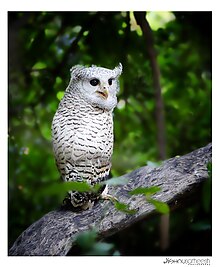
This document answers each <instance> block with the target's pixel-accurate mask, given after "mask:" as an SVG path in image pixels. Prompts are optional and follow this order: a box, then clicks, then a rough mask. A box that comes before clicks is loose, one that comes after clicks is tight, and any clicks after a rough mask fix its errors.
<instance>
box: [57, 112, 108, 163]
mask: <svg viewBox="0 0 220 267" xmlns="http://www.w3.org/2000/svg"><path fill="white" fill-rule="evenodd" d="M52 132H53V147H54V152H55V156H56V159H57V161H65V162H67V161H69V162H71V163H72V164H75V163H77V162H80V161H86V162H91V163H95V162H100V161H101V162H109V161H110V159H111V155H112V152H113V122H112V114H109V113H101V114H96V113H95V114H89V113H84V114H79V113H77V112H76V113H71V115H69V116H67V114H65V116H63V114H62V113H59V112H58V113H57V114H56V116H55V118H54V121H53V131H52Z"/></svg>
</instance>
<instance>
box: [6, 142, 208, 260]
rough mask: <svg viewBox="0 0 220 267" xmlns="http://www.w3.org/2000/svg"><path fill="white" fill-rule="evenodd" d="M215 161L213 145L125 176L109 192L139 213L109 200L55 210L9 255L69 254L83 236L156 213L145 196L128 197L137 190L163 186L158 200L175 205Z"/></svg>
mask: <svg viewBox="0 0 220 267" xmlns="http://www.w3.org/2000/svg"><path fill="white" fill-rule="evenodd" d="M211 160H212V145H211V144H209V145H207V146H205V147H203V148H200V149H197V150H195V151H193V152H191V153H189V154H187V155H184V156H181V157H174V158H171V159H169V160H166V161H164V162H163V163H162V165H161V166H159V167H156V168H152V167H149V166H144V167H141V168H139V169H137V170H135V171H133V172H131V173H129V174H126V175H124V176H122V177H123V178H127V179H129V182H128V183H127V184H126V185H120V186H114V187H113V186H112V187H110V188H109V193H110V194H111V195H114V196H116V197H117V198H118V200H119V201H120V202H124V203H126V204H129V205H130V207H131V208H133V209H136V210H137V212H136V213H135V214H133V215H131V214H126V213H123V212H120V211H118V210H117V209H116V208H115V207H114V206H113V204H112V203H110V202H108V201H105V202H101V201H100V202H98V203H97V204H96V205H95V206H94V207H93V208H92V209H90V210H86V211H82V212H75V213H74V212H72V211H64V210H55V211H51V212H49V213H48V214H46V215H45V216H43V217H42V218H41V219H39V220H38V221H36V222H35V223H33V224H32V225H31V226H30V227H29V228H27V229H26V230H25V231H24V232H23V233H22V234H21V235H20V236H19V237H18V239H17V240H16V241H15V243H14V244H13V246H12V248H11V249H10V250H9V255H26V256H27V255H29V256H30V255H38V256H40V255H41V256H43V255H45V256H46V255H47V256H49V255H59V256H62V255H66V254H67V253H68V251H69V250H70V249H71V247H72V246H73V245H74V243H75V241H76V238H77V235H78V234H79V233H82V232H84V231H88V230H90V229H92V228H95V229H96V230H97V231H98V234H99V237H100V238H103V237H107V236H109V235H111V234H114V233H116V232H118V231H120V230H122V229H124V228H125V227H128V226H130V225H131V224H133V223H134V222H136V221H138V220H140V219H142V218H144V217H147V216H149V215H150V214H152V212H154V211H155V208H154V206H152V205H151V204H150V203H148V202H146V199H145V197H144V196H143V195H134V196H130V195H129V194H128V193H129V191H131V190H133V189H135V188H137V187H151V186H159V187H161V191H160V192H158V193H157V194H156V195H155V199H157V200H160V201H163V202H166V203H169V204H170V205H171V206H172V205H174V206H175V205H176V203H177V202H178V204H179V202H181V199H182V196H184V197H185V196H186V195H187V193H189V192H192V191H193V189H195V188H196V187H197V185H199V184H201V182H202V181H204V180H206V179H207V178H208V177H209V176H208V171H207V164H208V163H209V162H211ZM183 201H184V200H183Z"/></svg>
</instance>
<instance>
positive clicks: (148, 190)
mask: <svg viewBox="0 0 220 267" xmlns="http://www.w3.org/2000/svg"><path fill="white" fill-rule="evenodd" d="M160 190H161V188H160V187H158V186H152V187H138V188H135V189H133V190H132V191H130V192H129V193H130V195H139V194H144V195H145V196H146V200H147V202H149V203H151V204H152V205H154V207H155V209H156V210H157V211H158V212H160V213H163V214H166V213H169V211H170V209H169V206H168V205H167V204H166V203H164V202H162V201H159V200H156V199H153V198H152V197H151V196H152V195H154V194H155V193H157V192H159V191H160Z"/></svg>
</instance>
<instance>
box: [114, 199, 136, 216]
mask: <svg viewBox="0 0 220 267" xmlns="http://www.w3.org/2000/svg"><path fill="white" fill-rule="evenodd" d="M114 205H115V208H116V209H117V210H119V211H122V212H125V213H128V214H135V213H136V212H137V211H136V210H134V209H130V208H129V205H127V204H125V203H122V202H119V201H116V202H115V203H114Z"/></svg>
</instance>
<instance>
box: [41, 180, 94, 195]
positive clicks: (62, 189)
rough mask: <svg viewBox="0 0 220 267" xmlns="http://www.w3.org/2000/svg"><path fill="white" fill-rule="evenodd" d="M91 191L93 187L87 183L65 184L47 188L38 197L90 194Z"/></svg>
mask: <svg viewBox="0 0 220 267" xmlns="http://www.w3.org/2000/svg"><path fill="white" fill-rule="evenodd" d="M91 190H92V187H91V186H90V185H89V184H87V183H86V182H63V183H56V184H51V185H49V186H45V187H44V188H43V189H42V190H40V191H39V192H37V195H38V196H43V195H62V194H65V193H66V192H68V191H78V192H88V191H91Z"/></svg>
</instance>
